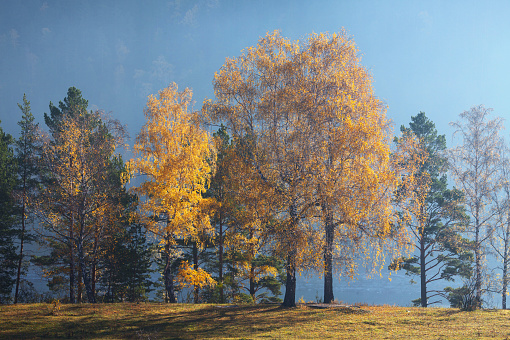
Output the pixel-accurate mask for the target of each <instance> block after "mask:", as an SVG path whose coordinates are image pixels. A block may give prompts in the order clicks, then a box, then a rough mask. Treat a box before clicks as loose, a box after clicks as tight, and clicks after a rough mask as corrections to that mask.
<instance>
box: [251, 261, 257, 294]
mask: <svg viewBox="0 0 510 340" xmlns="http://www.w3.org/2000/svg"><path fill="white" fill-rule="evenodd" d="M250 296H251V299H252V301H253V302H254V303H255V302H256V299H255V266H254V265H253V261H252V262H251V264H250Z"/></svg>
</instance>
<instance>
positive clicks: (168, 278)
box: [163, 235, 177, 303]
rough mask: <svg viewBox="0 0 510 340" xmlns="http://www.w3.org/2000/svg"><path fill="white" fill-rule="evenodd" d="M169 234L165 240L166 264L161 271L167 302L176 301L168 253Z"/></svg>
mask: <svg viewBox="0 0 510 340" xmlns="http://www.w3.org/2000/svg"><path fill="white" fill-rule="evenodd" d="M169 237H170V236H168V235H167V242H166V245H165V252H166V266H165V270H164V271H163V276H164V278H165V290H166V296H167V301H168V302H169V303H176V302H177V300H176V299H175V290H174V276H173V273H172V262H173V261H172V255H171V254H170V240H169V239H168V238H169Z"/></svg>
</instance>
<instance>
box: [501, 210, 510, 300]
mask: <svg viewBox="0 0 510 340" xmlns="http://www.w3.org/2000/svg"><path fill="white" fill-rule="evenodd" d="M509 248H510V213H509V216H507V224H506V231H505V244H504V249H503V278H502V279H503V282H502V290H501V308H503V309H506V295H507V292H508V261H509V260H510V259H509V257H510V254H509V252H510V249H509Z"/></svg>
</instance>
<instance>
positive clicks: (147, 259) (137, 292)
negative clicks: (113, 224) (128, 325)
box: [100, 224, 153, 302]
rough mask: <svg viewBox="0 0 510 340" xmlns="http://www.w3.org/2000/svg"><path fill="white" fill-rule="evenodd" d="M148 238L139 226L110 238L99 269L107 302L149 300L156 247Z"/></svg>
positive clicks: (135, 225)
mask: <svg viewBox="0 0 510 340" xmlns="http://www.w3.org/2000/svg"><path fill="white" fill-rule="evenodd" d="M145 234H146V232H145V230H144V228H143V227H142V226H141V225H140V224H132V225H130V226H128V227H127V228H126V229H123V230H120V231H119V232H117V233H116V234H114V235H111V236H110V237H109V245H108V246H106V247H105V249H104V252H105V257H104V259H103V260H102V261H101V265H100V268H101V279H100V282H101V285H102V287H103V289H102V290H103V291H104V292H105V293H104V297H103V300H104V301H105V302H120V301H129V302H134V301H146V300H148V294H149V293H150V292H151V291H152V290H153V289H152V286H153V282H152V281H151V279H150V275H151V273H152V272H153V270H152V268H151V267H152V250H153V247H152V245H151V244H149V243H148V242H147V239H146V236H145Z"/></svg>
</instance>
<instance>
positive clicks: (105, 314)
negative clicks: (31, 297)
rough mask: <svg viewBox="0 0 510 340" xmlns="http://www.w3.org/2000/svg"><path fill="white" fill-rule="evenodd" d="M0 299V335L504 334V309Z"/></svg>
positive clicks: (507, 331)
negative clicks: (14, 302)
mask: <svg viewBox="0 0 510 340" xmlns="http://www.w3.org/2000/svg"><path fill="white" fill-rule="evenodd" d="M58 307H59V306H57V307H55V306H53V305H52V304H30V305H16V306H14V305H8V306H0V338H1V339H42V338H44V339H68V338H72V339H328V338H329V339H510V312H509V311H504V310H482V311H476V312H461V311H459V310H457V309H447V308H428V309H424V308H410V307H386V306H382V307H381V306H373V307H362V308H361V309H348V308H343V309H312V308H309V307H306V306H300V307H297V308H292V309H281V308H279V307H277V306H270V305H242V306H238V307H231V306H229V307H225V306H222V308H220V307H218V306H217V305H190V304H176V305H169V304H156V303H148V304H145V303H141V304H134V303H119V304H97V305H91V304H82V305H62V306H60V309H58Z"/></svg>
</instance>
